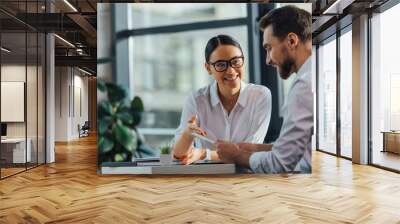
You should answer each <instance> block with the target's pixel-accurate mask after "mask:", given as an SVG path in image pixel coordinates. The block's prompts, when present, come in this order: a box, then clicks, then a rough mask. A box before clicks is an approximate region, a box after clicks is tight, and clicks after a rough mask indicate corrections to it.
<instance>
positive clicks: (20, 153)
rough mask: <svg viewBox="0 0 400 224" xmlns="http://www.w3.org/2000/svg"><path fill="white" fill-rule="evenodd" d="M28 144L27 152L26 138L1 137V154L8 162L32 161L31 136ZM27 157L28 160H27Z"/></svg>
mask: <svg viewBox="0 0 400 224" xmlns="http://www.w3.org/2000/svg"><path fill="white" fill-rule="evenodd" d="M26 142H27V143H28V144H27V146H28V147H26V154H25V138H6V139H1V147H2V148H1V154H2V158H3V159H5V161H6V163H25V162H30V161H31V157H32V156H31V145H32V141H31V139H30V138H28V139H27V141H26ZM25 158H27V161H25Z"/></svg>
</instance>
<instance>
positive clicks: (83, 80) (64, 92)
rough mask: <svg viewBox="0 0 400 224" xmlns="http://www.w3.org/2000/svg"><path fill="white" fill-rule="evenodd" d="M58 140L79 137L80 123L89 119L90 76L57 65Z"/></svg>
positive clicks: (56, 114)
mask: <svg viewBox="0 0 400 224" xmlns="http://www.w3.org/2000/svg"><path fill="white" fill-rule="evenodd" d="M55 78H56V83H55V85H56V91H55V120H56V133H55V140H56V141H70V140H73V139H77V138H79V132H78V124H79V125H80V126H82V125H83V124H84V123H85V121H88V117H89V116H88V104H89V103H88V77H87V76H84V73H82V72H81V71H79V70H78V69H77V68H73V67H56V77H55Z"/></svg>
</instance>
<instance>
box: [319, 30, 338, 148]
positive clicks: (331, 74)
mask: <svg viewBox="0 0 400 224" xmlns="http://www.w3.org/2000/svg"><path fill="white" fill-rule="evenodd" d="M318 119H319V120H318V122H319V123H318V125H319V128H318V147H319V149H320V150H323V151H326V152H330V153H336V37H335V36H333V37H331V38H330V40H328V41H327V42H325V43H321V44H320V45H319V48H318Z"/></svg>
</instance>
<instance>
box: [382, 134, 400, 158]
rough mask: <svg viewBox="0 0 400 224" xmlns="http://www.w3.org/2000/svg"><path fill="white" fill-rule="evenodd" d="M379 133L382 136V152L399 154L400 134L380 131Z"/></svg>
mask: <svg viewBox="0 0 400 224" xmlns="http://www.w3.org/2000/svg"><path fill="white" fill-rule="evenodd" d="M381 133H382V134H383V150H382V152H392V153H396V154H400V132H399V131H382V132H381Z"/></svg>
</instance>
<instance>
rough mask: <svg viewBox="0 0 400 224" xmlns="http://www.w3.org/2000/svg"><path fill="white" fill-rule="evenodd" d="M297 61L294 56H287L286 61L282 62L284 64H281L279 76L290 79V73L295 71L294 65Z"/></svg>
mask: <svg viewBox="0 0 400 224" xmlns="http://www.w3.org/2000/svg"><path fill="white" fill-rule="evenodd" d="M294 64H295V62H294V60H293V58H290V57H287V58H286V59H285V61H284V62H283V63H282V65H280V66H279V76H280V77H281V78H282V79H285V80H286V79H288V78H289V77H290V75H292V73H293V72H292V71H293V66H294Z"/></svg>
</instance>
